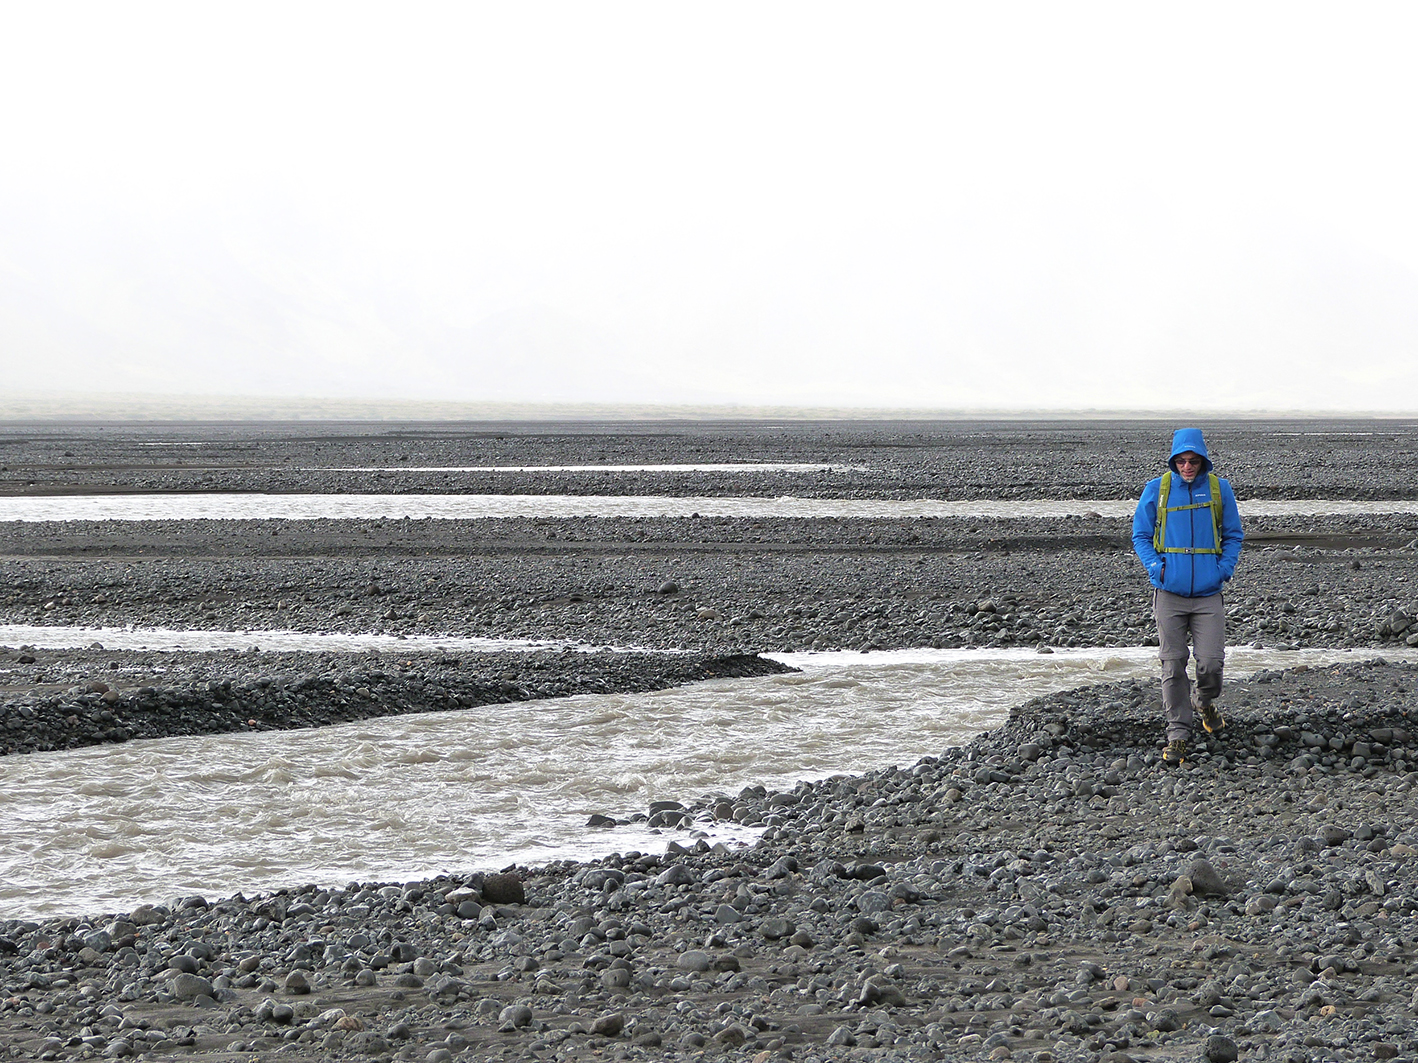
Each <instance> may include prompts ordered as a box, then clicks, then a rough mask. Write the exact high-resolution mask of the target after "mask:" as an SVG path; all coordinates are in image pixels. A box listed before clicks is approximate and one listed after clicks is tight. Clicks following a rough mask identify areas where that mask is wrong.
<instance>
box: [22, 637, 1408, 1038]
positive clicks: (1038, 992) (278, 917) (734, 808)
mask: <svg viewBox="0 0 1418 1063" xmlns="http://www.w3.org/2000/svg"><path fill="white" fill-rule="evenodd" d="M1415 690H1418V670H1415V669H1414V668H1412V667H1406V666H1399V665H1384V664H1367V665H1349V666H1343V667H1340V666H1336V667H1332V668H1324V669H1312V670H1303V669H1302V670H1294V671H1289V672H1284V673H1262V674H1260V675H1258V676H1256V677H1255V678H1253V679H1252V680H1249V681H1247V682H1245V683H1241V684H1236V685H1235V686H1234V689H1233V690H1229V691H1228V698H1227V702H1226V708H1227V713H1228V716H1229V717H1230V719H1229V726H1228V727H1227V728H1226V730H1225V731H1223V732H1222V734H1221V736H1220V737H1219V738H1218V739H1216V740H1212V741H1208V742H1206V743H1203V744H1200V745H1199V746H1198V748H1196V749H1195V750H1194V751H1193V756H1192V758H1191V760H1190V761H1189V763H1188V764H1187V765H1185V766H1184V767H1183V768H1182V769H1181V770H1168V769H1164V768H1162V767H1161V766H1160V765H1159V763H1158V759H1157V753H1156V748H1155V745H1156V744H1155V731H1156V709H1155V703H1156V699H1157V687H1156V684H1155V683H1144V682H1130V683H1124V684H1115V685H1109V686H1101V687H1092V688H1087V689H1084V690H1079V691H1072V692H1067V693H1062V694H1057V695H1051V696H1049V697H1045V698H1040V699H1037V700H1035V701H1032V702H1029V703H1028V704H1025V705H1023V706H1021V707H1019V708H1018V709H1016V710H1015V711H1014V712H1013V713H1012V714H1011V718H1010V720H1009V722H1008V723H1007V724H1006V725H1005V726H1003V727H1001V728H1000V729H998V730H996V731H994V732H991V733H989V734H986V735H984V736H982V737H980V738H978V739H976V740H975V741H973V742H971V743H970V744H969V745H967V746H965V747H963V748H959V749H950V750H944V751H942V753H941V755H940V756H937V757H928V758H924V759H922V760H921V761H920V762H918V763H917V764H914V765H906V766H901V767H896V768H888V769H883V770H881V771H877V772H873V773H870V774H868V775H865V776H860V777H853V778H847V777H837V778H833V779H828V780H823V781H821V782H816V783H802V784H800V785H799V786H797V787H796V788H795V789H794V790H792V791H788V792H782V793H769V792H766V791H764V790H762V789H761V788H756V787H749V788H746V789H745V790H743V791H742V792H740V793H739V794H736V795H734V794H724V795H719V796H713V795H710V796H706V797H704V798H701V799H698V800H694V801H687V802H686V803H684V804H682V805H679V804H675V803H673V802H665V803H660V804H658V805H657V806H656V807H655V808H652V809H650V810H647V812H648V813H649V814H650V815H652V816H653V815H658V816H660V817H661V818H660V822H661V824H663V825H664V827H665V830H666V831H667V834H668V835H669V836H670V838H671V844H670V847H669V850H668V851H667V852H666V853H665V854H663V855H659V854H640V853H624V854H618V855H616V856H613V857H609V858H607V859H604V860H601V861H596V862H593V863H588V864H571V863H557V864H552V865H548V866H544V867H537V868H523V867H513V868H507V869H502V870H501V871H493V870H491V869H488V870H486V871H470V872H469V873H466V874H460V875H455V876H446V877H441V878H438V879H433V880H428V881H421V882H414V883H382V882H368V883H351V884H350V885H348V886H346V887H344V888H335V889H326V888H317V887H307V888H303V889H295V890H290V891H281V892H278V893H276V894H273V895H270V896H262V897H253V898H247V897H243V896H237V897H234V898H225V899H218V898H203V897H194V896H187V897H174V898H173V899H172V901H171V902H170V903H168V904H164V905H153V906H143V907H140V908H138V909H136V910H134V911H131V912H122V913H110V914H102V915H100V914H95V915H92V916H89V917H87V918H76V919H69V920H48V921H45V922H43V923H34V922H14V921H10V922H4V923H0V964H3V966H2V967H0V971H3V974H0V981H3V990H4V998H3V1001H0V1045H4V1046H5V1048H6V1050H7V1051H9V1053H10V1057H11V1058H25V1059H66V1058H77V1057H82V1056H84V1055H86V1054H87V1055H102V1056H104V1057H107V1058H124V1057H128V1056H144V1057H145V1058H171V1057H178V1058H184V1057H191V1058H203V1059H217V1060H238V1059H271V1060H276V1059H284V1058H290V1057H291V1056H292V1054H294V1055H295V1057H296V1058H308V1059H381V1058H391V1057H392V1058H398V1059H411V1060H431V1061H440V1060H451V1059H475V1058H476V1059H482V1058H489V1057H495V1058H507V1059H526V1060H531V1059H576V1060H582V1059H585V1060H589V1059H597V1058H606V1057H614V1058H622V1059H700V1058H705V1057H707V1058H725V1059H764V1060H767V1059H789V1058H791V1059H798V1060H848V1059H861V1060H933V1059H1010V1058H1019V1059H1032V1060H1036V1061H1040V1063H1044V1061H1048V1060H1061V1061H1071V1060H1089V1061H1092V1060H1114V1061H1116V1060H1124V1059H1198V1058H1205V1059H1235V1058H1244V1059H1280V1060H1316V1061H1318V1060H1328V1059H1386V1058H1411V1057H1412V1055H1413V1054H1414V1053H1415V1052H1418V1039H1415V1035H1414V1032H1413V1031H1414V1028H1415V1027H1414V1022H1413V1010H1414V1007H1415V1004H1418V1001H1415V999H1414V992H1413V984H1414V983H1413V979H1414V976H1415V974H1418V952H1415V948H1418V888H1415V882H1418V878H1415V876H1414V875H1413V874H1412V868H1413V859H1414V856H1415V853H1418V831H1415V829H1414V826H1413V824H1414V822H1415V820H1414V812H1415V790H1414V785H1415V783H1418V772H1415V771H1414V770H1413V768H1414V765H1415V763H1416V762H1418V724H1415V721H1414V719H1413V717H1412V715H1411V714H1412V712H1413V710H1414V707H1415V697H1414V692H1415ZM729 817H732V818H735V819H738V820H739V821H740V822H750V823H753V822H758V823H762V824H763V825H765V826H766V827H767V830H766V832H765V834H764V835H763V837H762V839H761V840H760V841H759V842H758V843H757V844H756V845H754V846H753V847H752V848H749V849H738V850H730V849H726V848H724V847H712V848H711V847H710V846H708V845H707V843H705V842H703V841H697V840H696V839H695V828H696V825H698V824H701V823H704V822H707V821H709V820H711V819H716V818H729Z"/></svg>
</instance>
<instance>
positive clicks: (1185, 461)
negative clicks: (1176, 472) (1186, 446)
mask: <svg viewBox="0 0 1418 1063" xmlns="http://www.w3.org/2000/svg"><path fill="white" fill-rule="evenodd" d="M1204 460H1205V459H1204V458H1178V459H1177V464H1178V465H1200V464H1202V462H1203V461H1204Z"/></svg>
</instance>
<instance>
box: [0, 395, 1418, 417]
mask: <svg viewBox="0 0 1418 1063" xmlns="http://www.w3.org/2000/svg"><path fill="white" fill-rule="evenodd" d="M1178 418H1183V419H1186V418H1192V419H1210V420H1225V421H1236V420H1306V421H1310V420H1314V421H1320V420H1364V421H1371V420H1402V419H1409V418H1418V410H1373V409H1370V410H1344V409H1293V408H1291V409H1266V408H1260V407H1251V408H1239V407H1212V408H1205V407H1189V408H1186V409H1183V408H1165V407H1157V408H1139V407H1122V406H1119V407H1104V406H1094V407H1046V406H1014V407H1010V406H958V407H907V406H847V405H823V404H813V405H801V406H796V405H786V404H779V403H643V402H624V403H609V402H584V403H577V402H512V401H487V402H472V401H447V400H432V399H374V398H322V397H318V396H281V397H277V398H272V397H264V396H255V395H202V394H195V395H174V394H151V393H148V394H143V393H121V392H120V393H107V394H103V395H95V394H58V395H56V394H34V393H31V394H29V395H15V394H14V393H11V394H10V395H9V396H8V397H6V398H5V399H0V423H8V424H23V423H33V422H46V423H48V422H56V421H69V422H73V421H84V422H111V423H136V422H149V421H157V422H162V421H171V422H177V423H182V422H205V421H233V422H263V421H447V422H456V421H466V422H499V421H772V420H790V421H969V420H1021V421H1027V420H1129V421H1136V420H1142V421H1151V420H1169V421H1171V420H1176V419H1178Z"/></svg>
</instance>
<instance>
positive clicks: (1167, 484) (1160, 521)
mask: <svg viewBox="0 0 1418 1063" xmlns="http://www.w3.org/2000/svg"><path fill="white" fill-rule="evenodd" d="M1171 489H1172V470H1171V469H1168V470H1167V471H1166V472H1164V473H1163V474H1162V482H1161V484H1160V485H1159V486H1158V488H1157V530H1156V531H1154V532H1153V533H1152V548H1153V549H1154V550H1156V551H1157V552H1158V553H1159V554H1160V553H1162V551H1163V549H1164V548H1163V545H1162V544H1163V543H1165V542H1166V541H1167V494H1168V492H1169V491H1171Z"/></svg>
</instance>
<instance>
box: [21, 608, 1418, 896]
mask: <svg viewBox="0 0 1418 1063" xmlns="http://www.w3.org/2000/svg"><path fill="white" fill-rule="evenodd" d="M252 634H253V636H254V637H256V638H259V639H260V640H261V641H262V642H263V644H264V643H267V642H269V639H267V638H266V637H265V634H264V633H263V634H259V635H257V634H256V633H252ZM390 641H391V642H393V643H395V645H397V646H402V647H404V648H407V647H408V641H403V640H397V641H396V640H390ZM409 641H411V640H409ZM147 645H149V647H150V648H152V649H159V648H163V647H162V646H161V645H160V644H157V643H156V642H155V641H149V642H148V643H147ZM321 648H324V649H328V648H330V645H329V644H328V643H325V644H322V646H321ZM358 648H367V647H364V646H355V645H353V644H352V645H351V646H350V649H352V650H353V649H358ZM1154 653H1155V651H1153V650H1147V649H1141V648H1139V649H1121V650H1120V649H1091V650H1059V651H1058V652H1056V653H1053V654H1048V655H1040V654H1037V653H1034V652H1032V651H1026V650H911V651H886V652H879V653H870V654H861V653H855V652H847V653H821V654H813V653H808V654H774V655H772V656H774V657H775V658H776V659H779V660H782V661H785V662H787V663H790V664H792V665H794V666H796V667H798V668H801V669H802V671H801V672H800V673H797V674H790V675H779V676H769V677H764V678H757V679H742V680H713V681H710V682H705V683H698V684H694V685H692V686H688V687H682V688H678V689H674V690H665V691H658V692H654V693H646V694H634V695H610V694H608V695H583V696H577V697H573V698H563V699H555V700H548V701H541V702H524V703H520V704H515V705H508V706H495V707H490V708H484V709H478V710H460V711H454V712H446V713H430V714H425V715H416V716H404V717H394V718H387V719H381V720H372V721H365V722H360V723H351V724H344V725H340V726H336V727H329V728H323V729H319V730H306V731H283V732H263V733H257V734H244V735H220V736H209V737H203V738H182V739H160V740H152V741H142V742H130V743H127V744H125V745H118V746H101V747H94V748H88V749H80V750H75V751H71V752H64V753H41V754H32V755H28V756H11V757H5V758H0V918H30V917H40V916H45V915H55V914H82V913H102V912H118V911H128V910H130V909H132V908H133V907H135V906H136V905H137V904H139V903H142V902H163V901H166V900H170V899H172V898H174V897H177V896H181V895H186V894H191V893H201V894H204V895H207V896H212V897H215V896H224V895H230V894H232V893H235V892H237V891H243V892H246V893H248V894H249V893H254V892H263V891H269V890H272V889H277V888H280V887H282V886H289V885H295V884H302V883H312V882H313V883H321V884H329V885H344V884H346V883H348V882H350V881H365V882H367V881H409V880H413V879H416V878H419V877H422V876H427V875H430V874H435V873H438V872H441V871H456V870H475V869H487V868H495V867H501V866H505V865H506V864H508V863H511V862H513V861H516V862H520V863H524V864H525V863H536V862H539V861H545V860H549V859H555V858H562V857H576V858H589V857H594V856H598V855H603V854H605V853H608V852H612V851H620V852H625V851H629V850H632V849H635V850H640V851H642V852H649V851H662V850H663V848H664V846H665V844H666V842H667V841H669V840H670V839H672V838H675V839H679V840H682V841H683V840H687V839H689V838H691V837H692V835H687V834H685V833H684V832H678V831H666V832H664V833H656V832H650V831H647V830H645V829H644V828H643V827H642V826H633V825H632V826H626V827H618V828H613V829H610V830H603V831H597V830H589V829H587V828H586V827H585V826H584V824H585V822H586V819H587V817H588V816H589V815H591V813H593V812H602V813H610V814H613V815H621V816H623V815H625V814H628V813H631V812H635V811H643V810H644V809H645V808H646V807H647V806H648V804H649V802H650V801H652V800H657V799H661V798H674V799H679V800H688V799H692V798H695V797H697V796H699V795H703V794H708V793H725V794H731V795H732V794H735V793H737V792H738V790H740V789H741V788H742V787H744V786H746V785H749V784H752V783H764V784H766V785H767V786H769V787H770V788H784V787H791V786H792V785H793V784H794V783H795V782H796V781H797V780H799V779H805V778H819V777H822V776H824V775H829V774H832V773H835V772H859V771H864V770H869V769H872V768H877V767H882V766H885V765H888V764H901V765H906V764H911V763H914V762H915V761H916V760H918V759H919V758H920V757H921V756H924V755H929V754H933V753H937V752H939V751H940V750H942V749H943V748H945V747H947V746H951V745H959V744H962V743H964V742H966V741H968V740H969V739H970V738H971V737H972V736H973V735H975V734H977V733H979V732H980V731H982V730H985V729H988V728H990V727H993V726H997V725H998V724H999V723H1000V722H1001V721H1002V720H1004V719H1005V718H1006V716H1007V714H1008V710H1009V708H1010V707H1011V706H1013V705H1015V704H1017V703H1019V702H1021V701H1024V700H1026V699H1028V698H1031V697H1034V696H1037V695H1039V694H1043V693H1047V692H1050V691H1055V690H1061V689H1067V688H1071V687H1075V686H1080V685H1084V684H1089V683H1096V682H1105V681H1111V680H1121V679H1127V678H1132V677H1135V676H1152V675H1154V674H1155V672H1156V663H1155V658H1154V656H1153V654H1154ZM1366 656H1373V655H1372V654H1367V653H1358V652H1348V653H1346V652H1343V651H1324V650H1303V651H1291V652H1277V651H1261V650H1253V649H1238V650H1235V651H1234V652H1232V653H1231V655H1230V662H1231V668H1230V673H1229V674H1230V675H1231V676H1233V677H1235V676H1239V675H1241V674H1244V673H1247V672H1250V671H1254V670H1256V669H1261V668H1277V667H1288V666H1293V665H1296V664H1299V663H1307V664H1322V663H1328V662H1333V661H1352V660H1358V659H1362V658H1364V657H1366ZM1389 656H1393V655H1391V654H1390V655H1389ZM1409 657H1410V658H1418V655H1414V654H1410V655H1409ZM753 833H754V831H753V830H752V829H750V828H743V827H719V828H716V829H713V830H710V831H709V832H708V836H709V837H710V838H711V839H719V838H723V839H727V840H730V841H732V840H736V839H737V840H747V839H748V838H750V837H751V836H752V835H753Z"/></svg>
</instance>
